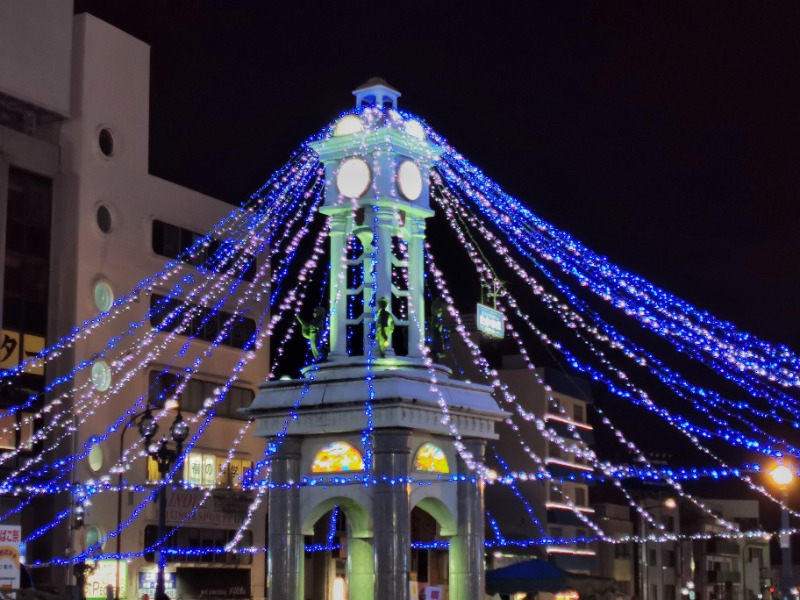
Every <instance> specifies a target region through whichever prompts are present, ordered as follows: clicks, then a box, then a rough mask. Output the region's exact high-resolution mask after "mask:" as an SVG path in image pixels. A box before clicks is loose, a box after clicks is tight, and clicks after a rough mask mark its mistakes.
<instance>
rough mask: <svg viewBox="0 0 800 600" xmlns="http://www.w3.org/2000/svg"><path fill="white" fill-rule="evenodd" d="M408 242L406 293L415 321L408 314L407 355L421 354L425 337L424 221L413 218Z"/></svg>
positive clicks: (415, 355) (418, 355)
mask: <svg viewBox="0 0 800 600" xmlns="http://www.w3.org/2000/svg"><path fill="white" fill-rule="evenodd" d="M410 229H411V230H412V233H411V239H410V240H409V243H408V295H409V305H410V308H413V309H414V314H415V315H416V322H415V321H414V318H413V317H412V316H411V314H410V312H411V311H410V310H409V318H408V355H409V356H414V357H420V356H422V351H421V350H420V344H421V343H422V340H424V339H425V272H424V271H425V265H424V260H423V254H424V252H425V246H424V244H425V221H423V220H422V219H417V218H413V222H412V223H411V227H410Z"/></svg>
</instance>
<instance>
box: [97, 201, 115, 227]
mask: <svg viewBox="0 0 800 600" xmlns="http://www.w3.org/2000/svg"><path fill="white" fill-rule="evenodd" d="M111 225H112V223H111V211H110V210H108V207H107V206H103V205H100V206H99V207H97V226H98V227H99V228H100V231H102V232H103V233H108V232H109V231H111Z"/></svg>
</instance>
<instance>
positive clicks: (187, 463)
mask: <svg viewBox="0 0 800 600" xmlns="http://www.w3.org/2000/svg"><path fill="white" fill-rule="evenodd" d="M226 460H227V458H226V457H224V456H217V455H216V454H208V453H203V452H189V453H188V454H187V455H186V457H185V458H184V462H183V481H184V482H185V483H187V484H189V485H192V486H197V487H207V488H210V487H216V488H232V489H235V490H241V489H242V481H243V480H244V479H245V478H246V475H247V471H249V470H250V469H252V468H253V462H252V461H250V460H246V459H240V458H233V459H231V460H230V462H229V463H228V465H227V467H226V466H225V461H226ZM220 472H221V473H220ZM218 475H219V479H218V478H217V476H218ZM147 478H148V480H149V481H158V480H159V474H158V464H157V463H156V461H155V460H154V459H153V458H152V457H148V459H147Z"/></svg>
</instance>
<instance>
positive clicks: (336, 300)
mask: <svg viewBox="0 0 800 600" xmlns="http://www.w3.org/2000/svg"><path fill="white" fill-rule="evenodd" d="M346 228H347V215H345V214H343V213H340V214H336V215H333V218H332V219H331V231H330V240H331V274H330V304H329V306H330V311H331V313H330V333H329V336H328V337H329V340H328V341H329V343H330V348H331V353H330V358H331V359H332V360H334V359H336V358H337V357H342V356H345V355H346V354H347V269H346V267H345V266H344V255H345V254H346V251H345V247H344V243H345V232H346Z"/></svg>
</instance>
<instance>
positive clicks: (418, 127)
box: [406, 121, 425, 140]
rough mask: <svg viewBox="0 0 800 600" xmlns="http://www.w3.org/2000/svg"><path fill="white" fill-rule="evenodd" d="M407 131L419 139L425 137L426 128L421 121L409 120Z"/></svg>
mask: <svg viewBox="0 0 800 600" xmlns="http://www.w3.org/2000/svg"><path fill="white" fill-rule="evenodd" d="M406 133H407V134H408V135H410V136H413V137H415V138H417V139H418V140H424V139H425V129H424V128H423V127H422V123H420V122H419V121H407V122H406Z"/></svg>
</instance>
